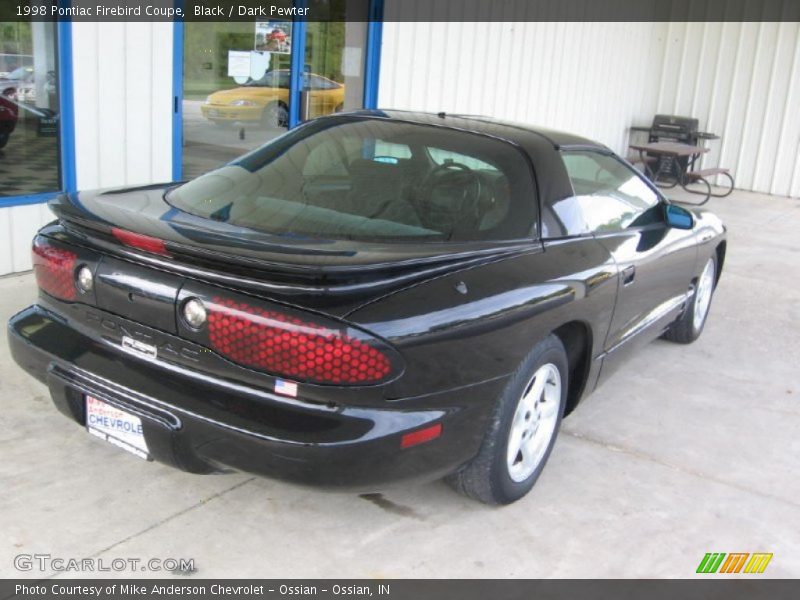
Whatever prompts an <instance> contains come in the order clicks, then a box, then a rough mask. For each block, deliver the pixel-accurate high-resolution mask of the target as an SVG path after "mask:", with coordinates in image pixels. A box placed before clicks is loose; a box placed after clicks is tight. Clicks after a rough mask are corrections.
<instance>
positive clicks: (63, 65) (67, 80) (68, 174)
mask: <svg viewBox="0 0 800 600" xmlns="http://www.w3.org/2000/svg"><path fill="white" fill-rule="evenodd" d="M67 1H69V0H67ZM56 46H57V50H58V52H57V54H58V66H57V68H58V82H59V90H58V98H59V105H60V106H59V109H60V116H59V126H60V131H59V141H60V152H59V154H60V159H61V165H60V166H61V185H62V189H61V190H53V191H52V192H44V193H41V194H27V195H24V196H3V197H0V208H9V207H12V206H25V205H28V204H40V203H42V202H47V201H48V200H50V199H52V198H54V197H55V196H57V195H58V194H60V193H61V192H64V191H66V192H75V191H76V190H77V179H76V174H75V98H74V89H75V88H74V84H73V79H72V22H70V21H59V22H58V23H57V24H56Z"/></svg>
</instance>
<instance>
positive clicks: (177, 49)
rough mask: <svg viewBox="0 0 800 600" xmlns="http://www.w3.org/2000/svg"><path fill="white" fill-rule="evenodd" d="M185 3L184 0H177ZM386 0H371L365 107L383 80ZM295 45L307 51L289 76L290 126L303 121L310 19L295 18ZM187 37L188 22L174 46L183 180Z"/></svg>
mask: <svg viewBox="0 0 800 600" xmlns="http://www.w3.org/2000/svg"><path fill="white" fill-rule="evenodd" d="M177 1H178V2H181V1H182V0H177ZM383 3H384V0H370V3H369V23H367V41H366V50H365V59H364V108H377V103H378V83H379V81H380V65H381V45H382V36H383ZM305 5H306V0H295V6H297V7H298V8H303V7H305ZM292 28H293V29H292V47H293V49H294V48H302V49H303V51H300V52H292V59H291V68H290V71H291V76H290V79H289V97H290V98H291V101H290V102H289V128H292V127H296V126H297V125H299V124H300V92H301V88H302V85H303V77H302V74H303V69H304V67H305V45H306V21H305V19H303V18H301V17H295V18H294V20H293V22H292ZM183 38H184V23H183V21H175V22H174V25H173V41H172V44H173V47H172V95H173V103H174V105H173V107H172V112H173V114H172V179H173V180H174V181H180V180H181V179H182V176H183Z"/></svg>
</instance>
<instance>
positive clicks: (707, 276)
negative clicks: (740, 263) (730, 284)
mask: <svg viewBox="0 0 800 600" xmlns="http://www.w3.org/2000/svg"><path fill="white" fill-rule="evenodd" d="M716 283H717V257H716V255H714V256H712V257H711V258H709V259H708V261H707V262H706V264H705V266H704V267H703V272H702V273H701V274H700V277H699V278H698V280H697V285H696V286H695V288H694V292H693V293H692V297H691V299H690V300H689V304H688V305H687V306H686V310H684V311H683V314H682V315H681V316H680V317H679V318H678V320H677V321H675V322H674V323H673V324H672V325H670V326H669V329H667V331H666V332H664V335H663V336H662V337H663V338H664V339H666V340H669V341H671V342H676V343H678V344H691V343H692V342H693V341H695V340H696V339H697V338H699V337H700V334H701V333H703V328H704V327H705V325H706V321H707V320H708V312H709V310H710V309H711V298H712V297H713V295H714V288H715V287H716Z"/></svg>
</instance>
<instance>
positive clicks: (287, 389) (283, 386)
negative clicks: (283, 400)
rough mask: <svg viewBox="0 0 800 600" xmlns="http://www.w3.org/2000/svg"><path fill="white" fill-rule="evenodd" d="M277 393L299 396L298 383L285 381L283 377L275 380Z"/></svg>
mask: <svg viewBox="0 0 800 600" xmlns="http://www.w3.org/2000/svg"><path fill="white" fill-rule="evenodd" d="M275 393H276V394H282V395H284V396H291V397H292V398H296V397H297V384H296V383H294V382H292V381H284V380H283V379H276V380H275Z"/></svg>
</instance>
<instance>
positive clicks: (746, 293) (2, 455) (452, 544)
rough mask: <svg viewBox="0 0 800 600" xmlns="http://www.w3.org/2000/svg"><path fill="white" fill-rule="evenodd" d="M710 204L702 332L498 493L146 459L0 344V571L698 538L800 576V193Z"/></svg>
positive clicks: (335, 563) (216, 565)
mask: <svg viewBox="0 0 800 600" xmlns="http://www.w3.org/2000/svg"><path fill="white" fill-rule="evenodd" d="M709 207H710V208H711V209H712V210H714V211H715V212H717V213H718V214H719V215H720V216H722V217H723V219H724V220H725V222H726V224H727V225H728V227H729V230H730V237H729V243H728V255H727V260H726V264H725V270H724V273H723V275H722V280H721V283H720V285H719V287H718V289H717V293H716V297H715V299H714V301H713V304H712V307H711V314H710V317H709V321H708V323H707V326H706V330H705V332H704V334H703V336H702V337H701V339H700V340H699V341H698V342H696V343H695V344H692V345H690V346H680V345H675V344H671V343H668V342H664V341H660V340H659V341H657V342H654V343H653V344H652V345H650V346H648V347H647V348H645V349H644V350H643V351H642V352H641V353H640V354H638V355H637V356H636V357H635V358H634V359H633V360H632V361H631V362H630V363H628V364H627V365H625V366H624V367H623V368H621V369H620V370H619V371H618V372H617V373H616V374H615V375H614V377H613V378H612V379H610V380H609V381H608V382H607V383H606V384H605V385H604V386H603V387H602V388H600V389H598V390H597V391H596V392H595V393H594V394H593V395H592V396H590V397H588V398H587V399H586V400H585V401H584V403H583V404H582V405H581V406H579V408H578V410H577V411H576V412H575V413H574V414H573V415H571V416H570V417H568V418H567V419H566V420H565V422H564V426H563V430H562V433H561V436H560V437H559V440H558V443H557V444H556V447H555V450H554V452H553V455H552V457H551V459H550V462H549V464H548V466H547V468H546V469H545V472H544V474H543V476H542V477H541V479H540V480H539V482H538V484H537V485H536V487H535V488H534V490H533V492H532V493H531V494H530V495H528V496H527V497H526V498H524V499H523V500H521V501H519V502H517V503H516V504H514V505H511V506H509V507H505V508H489V507H485V506H482V505H480V504H476V503H474V502H472V501H469V500H467V499H465V498H463V497H461V496H459V495H457V494H455V493H454V492H452V491H451V490H450V489H449V488H448V487H447V486H446V485H444V484H443V483H441V482H434V483H430V484H425V485H415V486H395V487H393V488H390V489H387V490H382V491H381V495H380V496H370V497H362V496H359V495H357V494H344V493H323V492H319V491H316V490H313V489H306V488H301V487H296V486H293V485H288V484H284V483H280V482H276V481H271V480H267V479H260V478H254V477H251V476H249V475H244V474H229V475H208V476H197V475H190V474H186V473H182V472H180V471H176V470H172V469H169V468H167V467H165V466H162V465H159V464H155V463H147V462H144V461H141V460H139V459H137V458H135V457H133V456H131V455H129V454H127V453H125V452H122V451H120V450H118V449H117V448H115V447H113V446H111V445H109V444H105V443H104V442H102V441H100V440H97V439H95V438H93V437H91V436H89V435H87V434H86V432H85V431H84V430H83V429H81V428H80V427H78V426H76V425H75V424H74V423H71V422H69V421H68V420H67V419H65V418H64V417H63V416H61V414H60V413H58V412H57V411H56V410H55V408H54V407H53V405H52V404H51V402H50V400H49V396H48V391H47V389H46V388H45V387H44V386H42V385H41V384H39V383H37V382H35V381H34V380H32V379H31V378H30V377H29V376H27V375H26V374H25V373H24V372H23V371H22V370H21V369H19V368H18V367H17V366H16V365H15V364H14V363H13V361H12V360H11V358H10V356H9V354H8V349H7V344H6V341H5V339H3V340H0V403H1V407H2V409H1V410H0V489H2V490H3V493H2V494H0V576H2V577H14V576H26V577H36V578H41V577H43V576H45V577H46V576H51V575H60V576H69V577H74V576H80V575H83V576H86V575H91V574H86V573H84V574H79V573H65V574H64V573H62V574H58V573H55V572H53V571H46V572H44V573H43V572H39V571H30V572H18V571H17V570H16V569H15V567H14V557H15V556H17V555H19V554H34V553H36V554H50V555H52V556H53V557H63V558H84V557H95V558H103V559H104V560H106V561H108V562H110V561H111V560H112V559H114V558H125V559H127V558H139V559H142V560H148V559H150V558H158V559H163V558H190V559H194V561H195V567H196V571H195V572H194V573H193V574H190V575H188V576H190V577H281V578H286V577H380V578H391V577H681V578H682V577H691V576H694V574H695V569H696V568H697V565H698V564H699V562H700V560H701V559H702V558H703V556H704V554H705V553H706V552H771V553H773V554H774V557H773V559H772V561H771V563H770V564H769V566H768V568H767V570H766V572H765V574H764V576H768V577H798V576H800V536H799V535H798V531H800V469H798V464H799V463H798V456H800V435H798V432H800V403H799V400H800V368H798V358H800V236H799V235H798V231H800V202H798V201H797V200H790V199H786V198H777V197H770V196H764V195H759V194H753V193H745V192H736V193H734V194H733V195H732V196H731V197H729V198H724V199H714V200H712V201H711V202H710V203H709ZM35 296H36V291H35V286H34V282H33V278H32V276H31V275H30V274H23V275H19V276H12V277H6V278H3V279H0V317H2V319H3V322H5V321H6V320H7V319H8V318H9V317H10V316H11V315H12V314H14V313H15V312H16V311H18V310H20V309H21V308H23V307H25V306H27V305H28V304H30V303H31V302H32V301H33V300H34V298H35ZM2 335H3V336H5V332H4V333H3V334H2ZM97 575H100V576H108V575H114V576H116V575H128V576H142V575H143V573H139V572H136V571H134V572H130V571H126V572H123V573H119V574H118V573H98V574H97ZM148 575H151V576H162V575H169V573H148ZM176 576H179V575H176ZM706 577H707V576H706ZM742 577H752V576H744V575H742Z"/></svg>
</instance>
